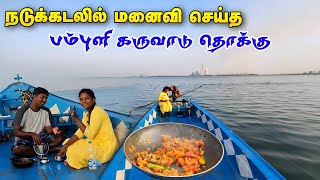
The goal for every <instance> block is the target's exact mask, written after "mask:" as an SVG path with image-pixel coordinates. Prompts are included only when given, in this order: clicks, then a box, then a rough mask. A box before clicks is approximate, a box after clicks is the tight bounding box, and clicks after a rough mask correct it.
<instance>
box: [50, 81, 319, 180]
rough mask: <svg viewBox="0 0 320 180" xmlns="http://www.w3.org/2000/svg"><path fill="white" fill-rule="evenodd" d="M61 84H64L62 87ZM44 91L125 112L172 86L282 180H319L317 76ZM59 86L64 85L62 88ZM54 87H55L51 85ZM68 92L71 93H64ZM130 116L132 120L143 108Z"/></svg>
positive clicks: (80, 84)
mask: <svg viewBox="0 0 320 180" xmlns="http://www.w3.org/2000/svg"><path fill="white" fill-rule="evenodd" d="M64 81H65V82H64ZM64 81H61V82H60V85H59V87H57V86H53V84H52V83H48V84H46V85H45V87H47V88H48V89H49V90H51V91H55V92H54V93H56V94H58V95H61V96H63V97H65V98H70V99H73V100H75V101H78V97H77V96H78V92H79V89H81V88H84V87H89V88H92V89H93V90H94V92H95V93H96V97H97V102H98V104H99V105H101V106H102V107H104V108H107V109H109V110H113V111H118V112H122V113H126V114H128V111H129V110H131V109H133V108H135V107H137V106H141V105H144V104H148V103H150V102H153V101H156V100H157V98H158V95H159V93H160V92H161V90H162V88H163V87H164V86H165V85H168V86H170V85H173V84H174V85H178V86H179V87H180V89H181V91H182V93H185V92H187V91H189V90H192V89H194V88H197V87H199V86H201V85H202V86H203V87H202V88H200V89H198V90H196V91H194V92H191V93H189V94H187V95H186V96H185V98H186V97H187V96H188V97H190V98H192V99H194V100H195V101H196V102H198V103H199V104H200V105H202V106H203V107H204V108H206V109H207V110H208V111H210V112H211V113H213V114H214V115H215V116H216V117H218V118H219V119H220V120H221V121H223V122H224V123H225V124H227V126H229V127H230V128H231V129H232V130H233V131H235V132H236V133H237V134H238V135H239V136H240V137H241V138H243V139H244V140H245V142H247V143H248V144H249V145H250V146H251V147H252V148H254V149H255V150H256V151H258V153H259V154H260V155H261V156H262V157H263V158H265V159H266V160H267V161H268V162H269V163H270V164H271V165H272V166H274V167H275V168H276V169H277V170H278V171H279V172H280V173H281V174H282V175H283V176H285V177H286V178H287V179H303V178H307V179H317V178H316V177H320V171H319V169H320V158H319V157H320V141H319V139H320V110H319V109H320V98H319V97H320V91H319V89H320V76H319V75H308V76H302V75H301V76H224V77H222V76H219V77H215V76H213V77H145V78H81V79H77V80H73V82H72V83H70V82H67V80H64ZM64 83H65V84H64ZM55 84H56V83H55ZM70 89H71V90H70ZM149 107H150V106H148V107H145V108H141V109H138V110H136V111H134V112H133V114H134V116H133V117H134V118H133V120H135V121H137V120H138V119H139V118H140V117H141V116H142V115H143V114H144V113H145V112H146V110H147V109H148V108H149Z"/></svg>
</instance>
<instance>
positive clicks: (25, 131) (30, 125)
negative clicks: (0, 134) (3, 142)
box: [11, 87, 65, 157]
mask: <svg viewBox="0 0 320 180" xmlns="http://www.w3.org/2000/svg"><path fill="white" fill-rule="evenodd" d="M48 95H49V92H48V91H47V90H46V89H44V88H41V87H37V88H35V89H34V91H33V99H32V102H31V104H30V105H29V104H27V105H24V106H23V107H21V108H20V109H18V110H17V113H16V116H15V119H14V121H13V127H14V129H13V134H14V135H15V141H14V144H13V146H12V148H11V151H12V154H13V155H16V156H19V157H32V156H35V155H36V153H35V151H34V150H33V145H34V144H41V143H48V144H49V149H50V150H49V152H59V149H60V148H59V147H58V146H59V145H60V144H61V143H62V142H63V141H64V140H65V137H64V136H63V135H61V134H60V133H61V132H60V131H59V128H58V127H55V128H52V126H51V122H52V114H51V112H50V110H49V109H48V108H47V107H44V104H45V103H46V102H47V98H48Z"/></svg>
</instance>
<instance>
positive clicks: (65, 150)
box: [58, 146, 68, 157]
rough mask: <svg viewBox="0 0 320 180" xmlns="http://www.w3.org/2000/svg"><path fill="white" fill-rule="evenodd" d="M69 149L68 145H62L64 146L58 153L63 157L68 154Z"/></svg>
mask: <svg viewBox="0 0 320 180" xmlns="http://www.w3.org/2000/svg"><path fill="white" fill-rule="evenodd" d="M67 149H68V148H67V146H62V148H61V149H60V151H59V153H58V156H61V157H64V156H66V153H67Z"/></svg>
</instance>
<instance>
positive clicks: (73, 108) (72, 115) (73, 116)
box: [69, 106, 78, 120]
mask: <svg viewBox="0 0 320 180" xmlns="http://www.w3.org/2000/svg"><path fill="white" fill-rule="evenodd" d="M69 113H70V115H71V117H72V119H74V120H76V119H78V116H77V113H76V107H75V106H73V107H72V111H69Z"/></svg>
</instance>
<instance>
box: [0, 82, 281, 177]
mask: <svg viewBox="0 0 320 180" xmlns="http://www.w3.org/2000/svg"><path fill="white" fill-rule="evenodd" d="M29 87H30V85H28V84H26V83H14V84H12V85H10V86H9V87H8V88H6V89H5V90H3V91H2V92H1V93H0V113H1V114H2V118H0V122H1V124H0V131H1V136H3V137H6V136H8V135H10V133H11V130H12V122H11V124H10V121H12V119H13V118H14V115H15V111H16V109H17V108H18V107H19V106H21V104H22V99H21V98H18V97H19V96H20V94H19V92H18V91H15V90H16V89H17V88H20V89H27V88H29ZM32 88H33V87H32V86H31V89H32ZM189 103H190V107H191V108H190V109H188V108H187V107H186V106H185V105H183V104H181V105H179V106H177V105H175V106H173V112H172V113H171V114H170V116H167V117H165V118H161V117H160V116H159V114H160V113H159V109H158V104H154V105H153V106H152V107H151V108H150V109H149V110H148V111H147V112H146V113H145V115H144V116H143V117H142V118H141V119H140V120H139V121H138V123H137V124H136V125H135V126H134V127H133V126H132V124H131V123H130V117H128V116H126V115H124V114H121V113H116V112H112V111H107V112H108V114H109V116H110V117H111V121H112V124H113V127H114V130H115V132H116V133H118V136H117V137H118V139H119V141H120V144H123V142H124V140H125V138H126V137H127V136H128V135H129V133H130V132H133V131H136V130H138V129H140V128H142V127H146V126H149V125H151V124H156V123H165V122H178V123H186V124H191V125H194V126H197V127H200V128H203V129H206V130H208V131H210V132H211V133H213V134H214V135H215V136H216V137H217V138H218V139H219V140H220V141H221V143H222V145H223V148H224V152H225V153H224V156H223V159H222V161H221V162H220V163H219V165H218V166H216V167H215V168H214V169H213V170H211V171H209V172H207V173H205V174H203V175H199V176H195V177H192V179H284V177H283V176H282V175H281V174H280V173H279V172H278V171H277V170H276V169H274V168H273V167H272V166H271V165H270V164H268V163H267V162H266V161H265V160H264V159H263V158H262V157H261V156H260V155H259V154H258V153H257V152H256V151H255V150H253V149H252V148H251V147H250V146H249V145H248V144H246V143H245V142H244V141H243V140H242V139H241V138H240V137H239V136H237V135H236V134H235V133H234V132H233V131H232V130H230V129H229V128H228V127H227V126H226V125H225V124H223V123H222V122H221V121H220V120H218V119H217V118H216V117H215V116H213V115H212V114H211V113H209V112H208V111H207V110H205V109H204V108H202V107H201V106H200V105H199V104H197V103H195V102H194V101H190V102H189ZM46 106H47V107H49V108H50V109H51V111H54V112H53V114H54V117H55V122H54V123H55V125H57V126H61V127H65V128H66V129H67V130H69V135H71V134H72V133H74V131H75V129H76V127H75V125H74V123H73V122H72V120H71V119H70V117H69V115H68V114H67V113H66V112H67V111H68V109H70V108H72V106H76V107H77V114H80V115H81V116H82V114H83V113H84V112H85V110H84V109H83V108H82V107H81V105H80V104H79V103H77V102H73V101H70V100H67V99H64V98H61V97H59V96H55V95H53V94H50V95H49V99H48V102H47V104H46ZM189 110H190V111H189ZM78 111H79V112H78ZM8 116H10V117H8ZM80 118H81V117H80ZM11 139H12V137H11ZM11 145H12V141H10V140H9V141H6V142H2V143H0V149H1V151H0V161H1V162H2V163H0V175H1V177H6V178H13V179H17V178H28V179H29V178H30V179H31V178H32V179H34V180H35V179H66V178H69V179H89V178H90V179H117V180H122V179H123V180H129V179H139V180H142V179H152V177H151V176H149V175H148V174H146V173H144V172H142V171H140V170H139V169H137V168H136V167H135V166H133V165H132V164H130V162H129V161H128V160H127V159H126V157H125V155H124V149H123V148H124V147H123V146H121V147H120V148H119V150H118V151H117V153H116V154H115V156H114V158H113V159H112V160H111V161H110V162H108V163H105V164H103V165H102V166H100V167H99V168H98V169H97V170H96V171H90V170H88V169H87V168H85V169H81V170H74V169H72V168H70V167H67V166H64V164H63V163H62V162H57V161H55V160H54V159H53V156H52V155H51V156H49V159H50V162H49V163H48V164H40V163H36V164H34V165H33V166H32V167H29V168H16V167H14V166H13V165H12V164H11V160H10V158H11V157H12V155H11V152H10V147H11Z"/></svg>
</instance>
